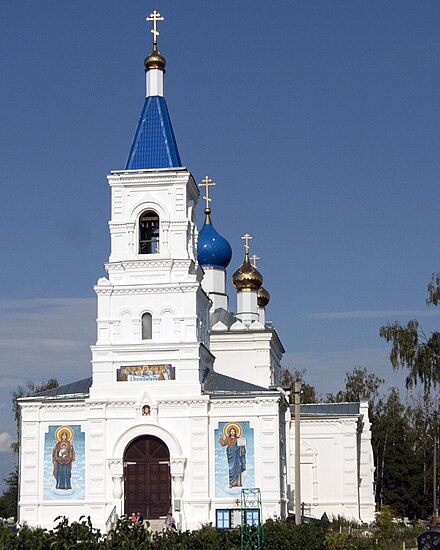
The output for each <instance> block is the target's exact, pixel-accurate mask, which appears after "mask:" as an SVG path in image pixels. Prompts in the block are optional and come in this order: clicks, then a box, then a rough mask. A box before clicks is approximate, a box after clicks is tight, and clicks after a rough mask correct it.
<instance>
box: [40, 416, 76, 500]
mask: <svg viewBox="0 0 440 550" xmlns="http://www.w3.org/2000/svg"><path fill="white" fill-rule="evenodd" d="M84 498H85V434H84V432H82V431H81V426H77V425H57V426H49V430H48V431H47V433H46V434H45V440H44V483H43V499H44V500H84Z"/></svg>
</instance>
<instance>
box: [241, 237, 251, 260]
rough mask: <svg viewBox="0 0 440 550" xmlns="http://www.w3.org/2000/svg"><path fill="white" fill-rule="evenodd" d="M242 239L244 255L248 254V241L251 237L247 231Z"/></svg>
mask: <svg viewBox="0 0 440 550" xmlns="http://www.w3.org/2000/svg"><path fill="white" fill-rule="evenodd" d="M242 239H244V240H245V241H246V242H245V245H244V249H245V251H246V256H247V255H248V254H249V241H250V240H251V239H252V237H251V236H250V235H249V234H248V233H245V234H244V235H243V237H242Z"/></svg>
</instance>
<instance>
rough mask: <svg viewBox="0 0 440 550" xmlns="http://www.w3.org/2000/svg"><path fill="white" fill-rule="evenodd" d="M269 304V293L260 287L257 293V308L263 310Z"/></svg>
mask: <svg viewBox="0 0 440 550" xmlns="http://www.w3.org/2000/svg"><path fill="white" fill-rule="evenodd" d="M269 302H270V294H269V292H267V290H266V289H265V288H264V287H262V286H260V288H259V289H258V292H257V303H258V307H260V308H265V307H266V306H267V304H268V303H269Z"/></svg>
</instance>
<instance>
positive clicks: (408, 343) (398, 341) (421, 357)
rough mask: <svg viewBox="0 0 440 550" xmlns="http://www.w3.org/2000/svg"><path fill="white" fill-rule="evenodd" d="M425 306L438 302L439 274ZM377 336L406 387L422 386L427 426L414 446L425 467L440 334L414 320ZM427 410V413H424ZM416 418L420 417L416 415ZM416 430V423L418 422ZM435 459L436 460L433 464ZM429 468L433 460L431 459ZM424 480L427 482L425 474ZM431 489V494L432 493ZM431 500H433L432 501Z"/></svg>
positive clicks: (435, 425) (434, 424)
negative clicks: (388, 348)
mask: <svg viewBox="0 0 440 550" xmlns="http://www.w3.org/2000/svg"><path fill="white" fill-rule="evenodd" d="M426 303H427V304H428V305H430V304H432V305H434V306H437V305H439V303H440V274H438V273H437V274H434V275H433V276H432V280H431V282H430V283H429V284H428V298H427V299H426ZM379 334H380V336H381V337H382V338H385V339H386V341H387V342H391V352H390V361H391V365H392V367H393V369H405V370H406V371H407V376H406V387H407V388H408V389H412V388H414V387H415V386H417V385H418V384H421V385H422V388H423V396H422V401H423V403H424V409H425V414H423V413H422V416H424V417H425V420H427V421H428V422H429V423H428V424H427V425H425V426H424V429H423V430H421V432H419V439H420V438H424V439H423V441H420V440H419V441H417V442H416V445H417V446H418V448H419V449H422V448H423V449H424V451H425V452H424V455H423V456H424V462H423V464H424V468H425V469H426V468H427V465H428V462H429V459H430V456H432V455H434V456H435V449H436V447H437V442H438V438H439V407H438V397H437V400H436V402H434V400H433V395H432V394H433V391H435V390H436V389H437V386H438V385H440V333H439V332H431V333H430V334H426V333H425V331H424V330H423V328H422V327H421V325H420V324H419V322H418V321H417V320H415V319H413V320H411V321H409V322H408V323H407V324H406V326H404V325H401V324H400V323H399V322H397V321H396V322H394V323H391V324H388V325H384V326H382V327H381V329H380V332H379ZM427 410H430V411H431V412H430V414H426V411H427ZM419 416H420V414H419ZM418 425H419V427H420V422H419V424H418ZM427 439H430V440H431V448H432V452H431V453H429V452H426V451H427V449H426V445H428V444H429V443H427ZM437 460H438V459H436V462H437ZM431 463H432V469H434V470H435V468H434V459H433V458H432V459H431ZM424 479H425V480H426V479H427V476H426V473H425V475H424ZM433 486H434V487H437V479H436V476H433ZM434 487H433V489H432V492H433V493H434ZM433 500H435V499H433ZM433 508H434V513H436V512H437V505H436V503H435V504H434V503H433Z"/></svg>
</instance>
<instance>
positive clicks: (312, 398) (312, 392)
mask: <svg viewBox="0 0 440 550" xmlns="http://www.w3.org/2000/svg"><path fill="white" fill-rule="evenodd" d="M305 373H306V370H305V369H302V370H298V369H296V370H294V371H293V372H292V371H290V370H289V369H283V370H282V372H281V385H282V386H283V387H287V386H289V387H290V402H291V403H293V402H294V397H295V395H294V389H295V388H294V386H295V382H301V403H318V401H320V397H319V395H318V393H317V392H316V389H315V387H314V386H311V385H310V384H308V383H307V382H305V381H304V375H305Z"/></svg>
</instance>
